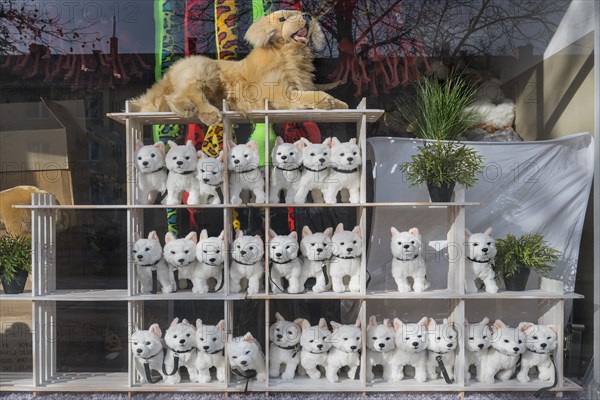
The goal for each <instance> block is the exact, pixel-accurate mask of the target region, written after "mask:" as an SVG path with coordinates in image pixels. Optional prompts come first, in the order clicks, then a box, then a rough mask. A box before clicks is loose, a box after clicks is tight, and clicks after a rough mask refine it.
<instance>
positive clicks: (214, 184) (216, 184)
mask: <svg viewBox="0 0 600 400" xmlns="http://www.w3.org/2000/svg"><path fill="white" fill-rule="evenodd" d="M200 182H201V183H202V184H203V185H208V186H213V187H219V186H221V185H222V184H223V181H221V182H219V183H207V182H202V181H200Z"/></svg>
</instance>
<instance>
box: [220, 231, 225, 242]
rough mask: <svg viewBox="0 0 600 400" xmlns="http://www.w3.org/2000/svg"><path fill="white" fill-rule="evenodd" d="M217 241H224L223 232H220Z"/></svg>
mask: <svg viewBox="0 0 600 400" xmlns="http://www.w3.org/2000/svg"><path fill="white" fill-rule="evenodd" d="M218 238H219V240H225V231H221V233H219V236H218Z"/></svg>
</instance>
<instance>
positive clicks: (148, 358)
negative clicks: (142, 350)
mask: <svg viewBox="0 0 600 400" xmlns="http://www.w3.org/2000/svg"><path fill="white" fill-rule="evenodd" d="M161 350H162V349H160V350H158V352H157V353H156V354H154V355H151V356H150V357H140V356H138V357H140V358H141V359H142V360H146V361H148V360H150V359H152V358H154V357H156V356H157V355H159V354H160V352H161Z"/></svg>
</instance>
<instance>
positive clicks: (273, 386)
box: [268, 373, 365, 392]
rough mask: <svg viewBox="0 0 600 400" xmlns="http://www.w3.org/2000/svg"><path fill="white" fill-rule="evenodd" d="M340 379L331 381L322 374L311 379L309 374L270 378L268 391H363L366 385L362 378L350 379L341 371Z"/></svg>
mask: <svg viewBox="0 0 600 400" xmlns="http://www.w3.org/2000/svg"><path fill="white" fill-rule="evenodd" d="M339 376H340V381H339V382H337V383H331V382H329V381H328V380H327V378H325V377H324V376H322V377H321V378H320V379H310V378H308V377H307V376H296V377H295V378H294V379H293V380H287V381H286V380H283V379H280V378H270V379H269V388H268V391H273V392H362V391H364V390H365V387H364V386H362V385H361V383H360V380H358V379H357V380H350V379H348V378H347V377H346V375H345V373H341V374H340V375H339Z"/></svg>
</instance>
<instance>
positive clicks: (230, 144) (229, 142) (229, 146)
mask: <svg viewBox="0 0 600 400" xmlns="http://www.w3.org/2000/svg"><path fill="white" fill-rule="evenodd" d="M235 146H237V144H235V142H234V141H233V140H231V139H229V140H228V141H227V149H228V150H231V149H233V148H234V147H235Z"/></svg>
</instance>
